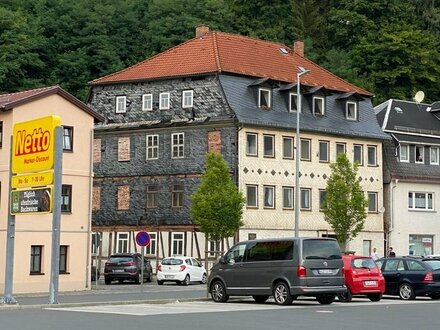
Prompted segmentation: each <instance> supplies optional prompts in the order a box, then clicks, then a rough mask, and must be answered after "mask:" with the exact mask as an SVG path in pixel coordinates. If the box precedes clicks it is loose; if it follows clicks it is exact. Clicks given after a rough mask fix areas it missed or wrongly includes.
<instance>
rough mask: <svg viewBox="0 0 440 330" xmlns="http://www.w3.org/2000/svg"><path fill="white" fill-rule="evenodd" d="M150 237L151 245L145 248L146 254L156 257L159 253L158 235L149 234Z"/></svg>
mask: <svg viewBox="0 0 440 330" xmlns="http://www.w3.org/2000/svg"><path fill="white" fill-rule="evenodd" d="M148 234H149V235H150V244H148V245H147V246H146V247H145V254H148V255H156V251H157V233H148Z"/></svg>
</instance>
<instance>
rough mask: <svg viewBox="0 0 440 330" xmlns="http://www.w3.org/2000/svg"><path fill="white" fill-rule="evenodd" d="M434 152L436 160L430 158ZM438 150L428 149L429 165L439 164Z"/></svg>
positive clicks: (435, 148)
mask: <svg viewBox="0 0 440 330" xmlns="http://www.w3.org/2000/svg"><path fill="white" fill-rule="evenodd" d="M433 150H436V159H433V158H432V151H433ZM438 152H439V148H438V147H432V146H431V147H429V163H430V164H431V165H438V164H439V153H438Z"/></svg>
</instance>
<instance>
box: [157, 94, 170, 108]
mask: <svg viewBox="0 0 440 330" xmlns="http://www.w3.org/2000/svg"><path fill="white" fill-rule="evenodd" d="M169 108H170V93H169V92H166V93H160V94H159V110H168V109H169Z"/></svg>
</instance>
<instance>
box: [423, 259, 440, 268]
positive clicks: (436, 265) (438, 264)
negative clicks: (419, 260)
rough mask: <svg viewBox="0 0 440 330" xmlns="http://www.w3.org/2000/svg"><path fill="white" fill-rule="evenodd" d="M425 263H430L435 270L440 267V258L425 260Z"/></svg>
mask: <svg viewBox="0 0 440 330" xmlns="http://www.w3.org/2000/svg"><path fill="white" fill-rule="evenodd" d="M424 263H426V264H428V265H430V266H431V267H432V269H434V270H438V269H440V260H425V261H424Z"/></svg>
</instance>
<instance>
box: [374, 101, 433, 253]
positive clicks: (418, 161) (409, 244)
mask: <svg viewBox="0 0 440 330" xmlns="http://www.w3.org/2000/svg"><path fill="white" fill-rule="evenodd" d="M375 111H376V113H377V119H378V121H379V123H380V125H381V126H382V129H383V130H384V132H386V133H387V134H389V135H390V136H391V137H392V140H390V141H387V142H386V143H384V201H385V209H386V211H385V215H384V217H385V233H386V237H387V243H388V246H392V247H393V250H394V251H395V252H396V254H400V255H428V254H434V253H436V254H439V253H440V221H439V220H440V218H439V215H438V211H437V210H438V208H439V205H440V166H439V157H440V156H439V150H440V149H439V148H440V106H439V103H438V102H437V103H434V104H432V105H429V104H423V103H417V102H408V101H402V100H392V99H391V100H388V101H386V102H384V103H383V104H381V105H378V106H377V107H376V108H375Z"/></svg>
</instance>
